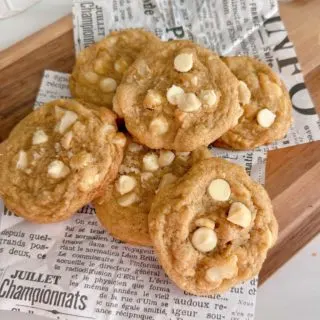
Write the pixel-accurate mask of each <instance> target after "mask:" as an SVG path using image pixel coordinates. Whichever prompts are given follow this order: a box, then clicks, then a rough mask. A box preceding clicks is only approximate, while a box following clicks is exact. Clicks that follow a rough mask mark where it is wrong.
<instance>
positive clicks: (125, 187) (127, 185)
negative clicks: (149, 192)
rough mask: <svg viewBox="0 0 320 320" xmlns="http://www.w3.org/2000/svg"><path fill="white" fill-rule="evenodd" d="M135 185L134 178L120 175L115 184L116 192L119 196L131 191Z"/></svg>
mask: <svg viewBox="0 0 320 320" xmlns="http://www.w3.org/2000/svg"><path fill="white" fill-rule="evenodd" d="M136 185H137V180H136V179H135V178H134V177H131V176H127V175H121V176H120V177H119V179H118V180H117V182H116V184H115V186H116V189H117V191H118V192H119V193H120V194H121V195H123V194H125V193H128V192H130V191H132V190H133V189H134V188H135V186H136Z"/></svg>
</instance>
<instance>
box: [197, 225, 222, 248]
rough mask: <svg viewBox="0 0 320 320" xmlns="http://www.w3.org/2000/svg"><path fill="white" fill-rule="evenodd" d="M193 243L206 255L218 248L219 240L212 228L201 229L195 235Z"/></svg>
mask: <svg viewBox="0 0 320 320" xmlns="http://www.w3.org/2000/svg"><path fill="white" fill-rule="evenodd" d="M191 242H192V245H193V246H194V247H195V248H196V249H197V250H198V251H200V252H203V253H204V252H209V251H211V250H213V249H214V248H215V247H216V245H217V242H218V238H217V235H216V233H215V232H214V230H212V229H211V228H207V227H201V228H198V229H197V230H196V231H195V232H194V233H193V235H192V239H191Z"/></svg>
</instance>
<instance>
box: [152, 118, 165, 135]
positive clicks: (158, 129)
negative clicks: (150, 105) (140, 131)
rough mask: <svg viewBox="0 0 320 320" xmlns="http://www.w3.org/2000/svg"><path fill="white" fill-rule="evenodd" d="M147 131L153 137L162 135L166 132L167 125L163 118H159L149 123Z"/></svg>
mask: <svg viewBox="0 0 320 320" xmlns="http://www.w3.org/2000/svg"><path fill="white" fill-rule="evenodd" d="M149 129H150V131H151V133H152V134H153V135H162V134H165V133H166V132H167V131H168V129H169V124H168V121H167V119H166V118H165V117H163V116H160V117H158V118H155V119H153V120H152V121H151V122H150V125H149Z"/></svg>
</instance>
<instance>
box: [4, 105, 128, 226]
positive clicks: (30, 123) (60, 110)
mask: <svg viewBox="0 0 320 320" xmlns="http://www.w3.org/2000/svg"><path fill="white" fill-rule="evenodd" d="M115 118H116V116H115V114H114V113H113V112H112V111H110V110H108V109H105V108H94V107H92V106H89V108H88V105H86V104H81V103H79V102H77V101H75V100H62V99H61V100H55V101H51V102H49V103H47V104H45V105H43V106H42V107H41V108H39V109H37V110H35V111H33V112H32V113H31V114H29V115H28V116H27V117H26V118H24V119H23V120H22V121H21V122H20V123H19V124H18V125H17V126H16V127H15V128H14V129H13V130H12V132H11V133H10V135H9V138H8V139H7V141H6V142H5V144H4V148H2V149H4V150H2V151H3V152H1V155H0V166H1V167H0V195H1V196H2V197H3V199H4V202H5V205H6V206H7V207H8V208H9V209H10V210H12V211H14V212H15V213H16V214H18V215H19V216H22V217H24V218H25V219H27V220H30V221H34V222H38V223H50V222H57V221H61V220H65V219H67V218H68V217H70V216H71V215H72V214H73V213H74V212H76V211H77V210H78V209H80V208H81V207H82V206H83V205H85V204H87V203H88V202H90V201H91V200H92V199H93V198H95V197H96V196H98V195H99V194H100V193H101V192H102V190H103V188H104V187H105V185H106V184H107V183H108V182H111V181H112V180H113V179H114V178H115V177H116V174H117V172H118V167H119V165H120V163H121V160H122V156H123V148H124V146H125V143H126V137H125V136H124V135H123V134H122V133H119V132H117V126H116V123H115Z"/></svg>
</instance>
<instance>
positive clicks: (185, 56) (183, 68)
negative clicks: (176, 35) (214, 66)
mask: <svg viewBox="0 0 320 320" xmlns="http://www.w3.org/2000/svg"><path fill="white" fill-rule="evenodd" d="M173 65H174V68H175V69H176V70H177V71H179V72H188V71H190V70H191V69H192V66H193V56H192V53H181V54H179V55H177V56H176V57H175V58H174V61H173Z"/></svg>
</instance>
